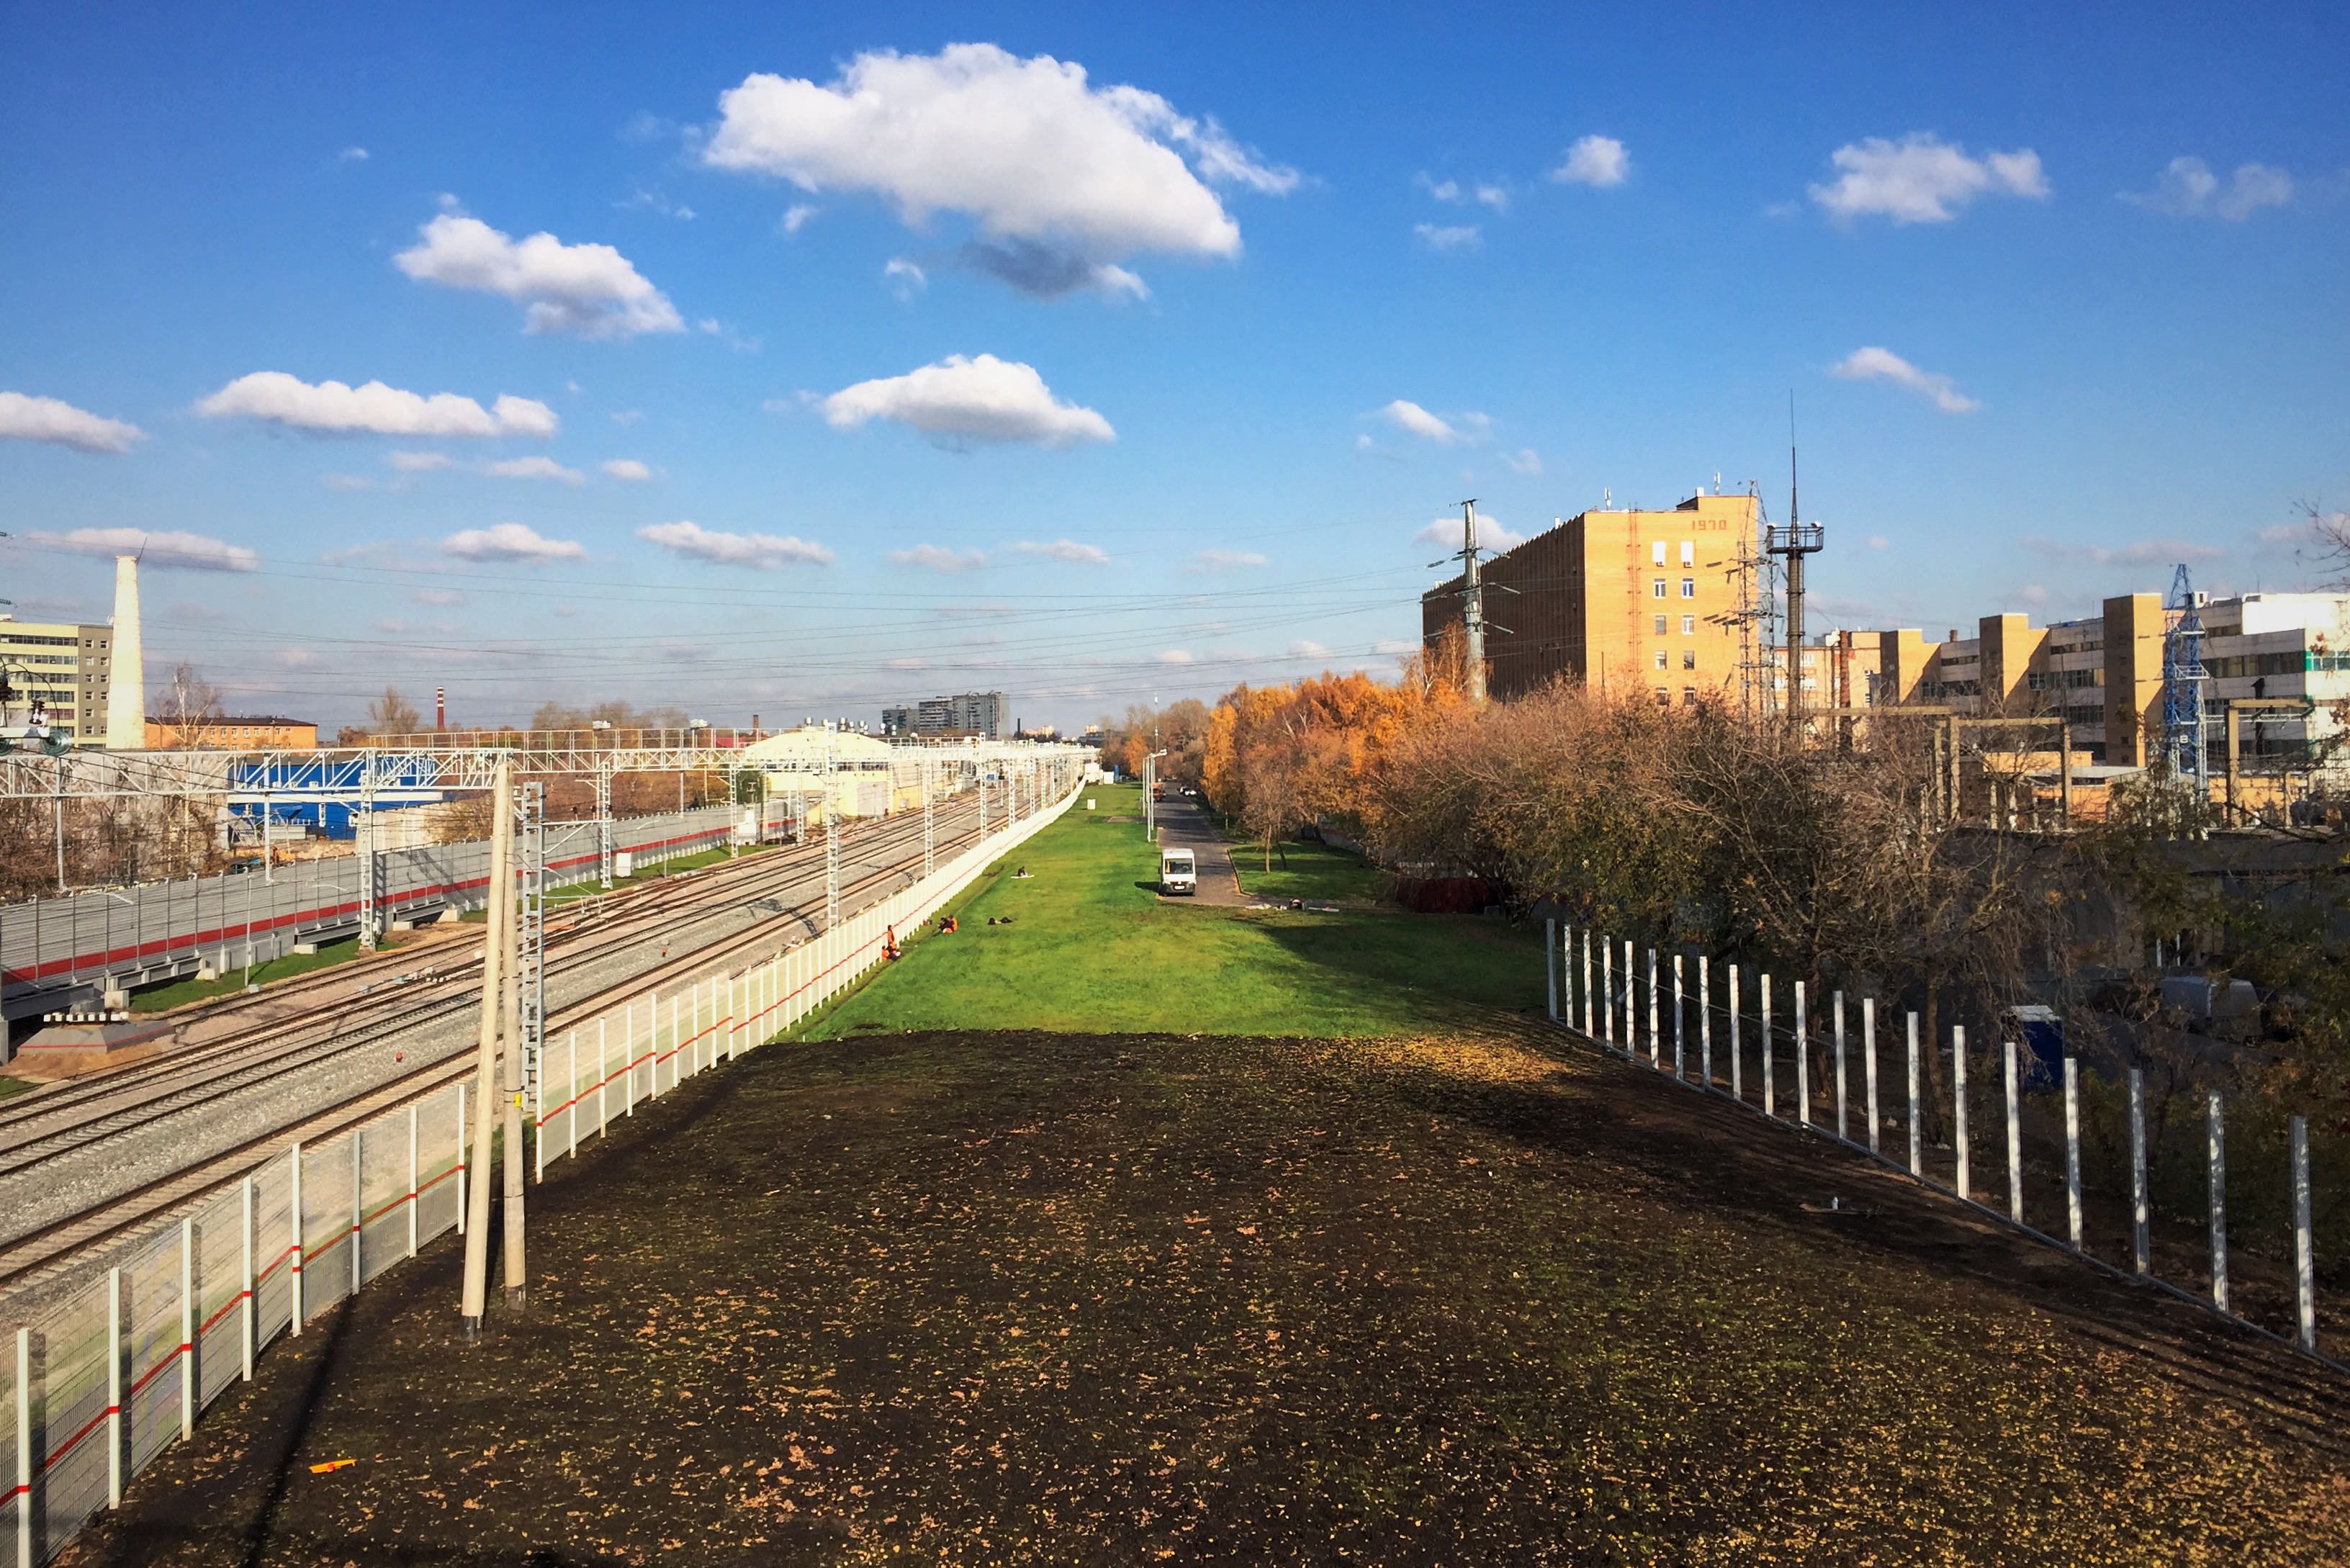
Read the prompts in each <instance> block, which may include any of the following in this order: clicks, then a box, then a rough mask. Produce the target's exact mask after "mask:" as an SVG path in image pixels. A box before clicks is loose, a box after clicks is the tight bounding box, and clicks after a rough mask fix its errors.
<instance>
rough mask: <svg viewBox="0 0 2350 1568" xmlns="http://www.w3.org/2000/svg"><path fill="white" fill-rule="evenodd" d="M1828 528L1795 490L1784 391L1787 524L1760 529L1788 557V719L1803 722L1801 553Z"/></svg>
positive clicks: (1790, 409) (1767, 546)
mask: <svg viewBox="0 0 2350 1568" xmlns="http://www.w3.org/2000/svg"><path fill="white" fill-rule="evenodd" d="M1826 543H1827V530H1826V529H1825V528H1823V527H1822V526H1821V525H1820V524H1817V523H1809V524H1807V523H1805V522H1804V514H1803V512H1802V511H1801V510H1800V509H1799V507H1798V505H1797V502H1796V491H1795V394H1794V393H1793V392H1790V393H1788V394H1787V525H1786V526H1785V527H1783V528H1765V529H1764V530H1763V553H1764V554H1766V555H1772V556H1785V557H1786V559H1787V723H1788V725H1789V726H1790V727H1791V728H1794V729H1795V730H1797V731H1798V732H1800V731H1801V729H1802V727H1803V722H1804V556H1813V555H1817V554H1818V553H1819V552H1820V550H1821V549H1822V548H1823V547H1824V546H1825V545H1826Z"/></svg>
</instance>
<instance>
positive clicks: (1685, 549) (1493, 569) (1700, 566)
mask: <svg viewBox="0 0 2350 1568" xmlns="http://www.w3.org/2000/svg"><path fill="white" fill-rule="evenodd" d="M1758 517H1759V513H1758V509H1757V505H1756V502H1755V499H1754V497H1752V496H1751V495H1708V494H1703V493H1700V494H1697V495H1693V496H1691V497H1690V499H1689V500H1687V501H1684V502H1682V503H1681V504H1679V506H1676V507H1674V508H1673V509H1671V510H1670V511H1667V512H1648V511H1640V510H1637V509H1630V508H1626V509H1620V510H1612V511H1592V512H1585V513H1581V514H1577V515H1576V516H1574V517H1570V518H1567V519H1566V520H1565V521H1564V522H1561V523H1557V524H1553V525H1552V526H1551V527H1550V528H1548V529H1545V530H1544V532H1542V533H1540V534H1537V535H1534V537H1533V538H1531V539H1528V540H1527V541H1526V542H1525V543H1523V544H1522V545H1516V546H1514V547H1513V548H1512V549H1508V550H1504V551H1503V552H1502V553H1501V554H1499V555H1497V556H1494V557H1493V558H1492V560H1490V561H1488V562H1486V563H1485V566H1484V571H1483V576H1484V582H1485V586H1486V590H1487V591H1486V596H1485V617H1486V619H1487V621H1488V623H1489V627H1488V629H1487V631H1486V634H1485V659H1486V670H1487V675H1486V685H1487V690H1488V691H1490V692H1491V693H1492V695H1493V696H1494V697H1496V698H1504V699H1506V698H1511V697H1516V696H1521V695H1523V694H1524V693H1526V692H1528V691H1534V690H1535V689H1537V688H1539V687H1541V686H1543V685H1544V684H1545V683H1546V682H1548V681H1550V680H1554V679H1556V678H1558V677H1560V676H1564V677H1565V678H1566V679H1568V680H1575V681H1578V682H1581V683H1583V684H1585V685H1588V686H1591V687H1593V688H1596V689H1598V690H1602V691H1627V690H1629V691H1640V690H1646V691H1653V692H1654V693H1655V694H1656V696H1657V699H1658V701H1663V702H1694V701H1698V700H1699V699H1700V698H1701V697H1714V696H1719V695H1721V693H1723V692H1724V691H1729V690H1731V689H1732V688H1734V686H1735V684H1736V682H1737V680H1738V678H1739V668H1738V666H1739V659H1740V652H1741V644H1740V639H1739V626H1738V619H1737V618H1738V614H1739V611H1740V609H1741V607H1742V604H1741V597H1740V592H1739V561H1740V557H1741V556H1742V554H1743V553H1744V552H1745V551H1746V550H1748V549H1751V547H1752V545H1753V544H1754V539H1755V524H1756V523H1757V521H1758ZM1461 587H1462V582H1461V578H1460V577H1458V576H1455V577H1453V578H1451V580H1450V581H1447V582H1444V583H1440V584H1439V585H1438V586H1437V587H1433V588H1430V590H1429V591H1428V592H1427V593H1425V594H1422V595H1421V596H1420V601H1419V605H1420V631H1421V635H1422V637H1423V639H1425V641H1426V643H1427V644H1428V645H1429V646H1433V645H1434V644H1435V642H1436V640H1437V639H1438V638H1440V636H1442V635H1443V634H1444V632H1445V631H1446V630H1447V629H1448V628H1453V627H1457V626H1459V625H1460V624H1461ZM1505 628H1506V629H1505Z"/></svg>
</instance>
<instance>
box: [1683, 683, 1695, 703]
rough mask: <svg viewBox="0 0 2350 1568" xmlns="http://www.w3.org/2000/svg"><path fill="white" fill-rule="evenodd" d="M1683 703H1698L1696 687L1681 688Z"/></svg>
mask: <svg viewBox="0 0 2350 1568" xmlns="http://www.w3.org/2000/svg"><path fill="white" fill-rule="evenodd" d="M1681 701H1684V702H1690V703H1694V702H1696V701H1697V688H1696V687H1694V686H1684V687H1682V688H1681Z"/></svg>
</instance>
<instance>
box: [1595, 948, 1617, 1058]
mask: <svg viewBox="0 0 2350 1568" xmlns="http://www.w3.org/2000/svg"><path fill="white" fill-rule="evenodd" d="M1599 989H1600V992H1601V993H1602V994H1603V995H1604V996H1605V998H1606V1001H1605V1002H1604V1003H1603V1005H1602V1006H1601V1007H1600V1009H1599V1043H1600V1044H1603V1045H1613V1044H1616V942H1615V939H1614V938H1612V937H1602V938H1600V939H1599Z"/></svg>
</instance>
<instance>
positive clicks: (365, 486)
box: [318, 473, 375, 491]
mask: <svg viewBox="0 0 2350 1568" xmlns="http://www.w3.org/2000/svg"><path fill="white" fill-rule="evenodd" d="M318 483H321V484H323V485H325V486H326V487H327V488H328V489H329V490H340V491H353V490H373V489H374V488H375V481H374V480H372V479H368V478H364V477H362V476H361V475H359V474H356V473H329V474H327V475H326V476H324V477H323V478H321V479H320V480H319V481H318Z"/></svg>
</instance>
